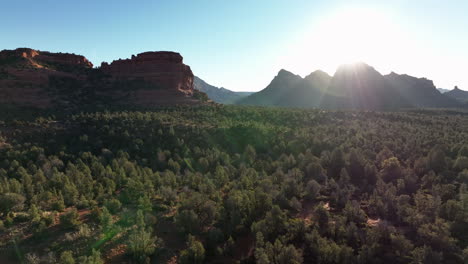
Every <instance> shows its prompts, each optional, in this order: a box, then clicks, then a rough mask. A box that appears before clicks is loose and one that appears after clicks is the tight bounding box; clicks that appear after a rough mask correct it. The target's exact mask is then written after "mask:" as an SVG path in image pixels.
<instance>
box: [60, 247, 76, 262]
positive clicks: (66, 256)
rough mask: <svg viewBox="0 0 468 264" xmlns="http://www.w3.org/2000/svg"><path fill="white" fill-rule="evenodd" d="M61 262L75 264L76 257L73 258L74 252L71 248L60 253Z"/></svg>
mask: <svg viewBox="0 0 468 264" xmlns="http://www.w3.org/2000/svg"><path fill="white" fill-rule="evenodd" d="M60 263H61V264H75V259H74V258H73V253H72V252H71V251H69V250H67V251H64V252H62V254H61V255H60Z"/></svg>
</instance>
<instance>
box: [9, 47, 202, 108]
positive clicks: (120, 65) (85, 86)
mask: <svg viewBox="0 0 468 264" xmlns="http://www.w3.org/2000/svg"><path fill="white" fill-rule="evenodd" d="M193 79H194V75H193V73H192V71H191V69H190V67H189V66H187V65H185V64H183V58H182V56H181V55H180V54H178V53H175V52H145V53H140V54H138V55H137V56H132V57H131V58H130V59H125V60H121V59H120V60H116V61H113V62H112V63H110V64H108V63H103V64H102V65H101V67H100V68H93V64H92V63H91V62H90V61H88V60H87V59H86V58H85V57H84V56H81V55H75V54H69V53H52V52H44V51H38V50H33V49H28V48H19V49H16V50H3V51H1V52H0V104H14V105H20V106H33V107H41V108H48V107H75V108H76V107H80V106H82V105H83V104H88V105H96V104H99V105H101V104H106V105H108V104H136V105H143V106H151V105H172V104H196V103H198V102H199V101H200V100H199V98H203V95H201V94H199V93H194V90H193ZM197 98H198V99H197Z"/></svg>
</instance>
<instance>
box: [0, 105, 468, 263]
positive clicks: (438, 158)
mask: <svg viewBox="0 0 468 264" xmlns="http://www.w3.org/2000/svg"><path fill="white" fill-rule="evenodd" d="M2 113H3V114H2V115H1V117H0V263H6V264H8V263H28V264H29V263H63V264H73V263H76V264H78V263H80V264H81V263H84V264H97V263H182V264H184V263H259V264H267V263H272V264H300V263H319V264H332V263H413V264H416V263H468V262H467V260H468V188H467V184H468V112H466V111H452V110H408V111H399V112H373V111H323V110H300V109H283V108H262V107H247V106H221V105H214V106H199V107H182V106H181V107H167V108H157V109H134V110H119V109H115V110H107V111H88V112H81V113H63V112H51V111H43V112H41V111H35V112H33V111H31V113H29V112H24V110H22V114H19V113H17V112H15V110H14V109H7V110H4V111H2Z"/></svg>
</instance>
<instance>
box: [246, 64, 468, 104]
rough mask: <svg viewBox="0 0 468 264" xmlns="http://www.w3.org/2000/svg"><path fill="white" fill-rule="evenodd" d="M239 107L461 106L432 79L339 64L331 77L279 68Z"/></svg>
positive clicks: (356, 65) (369, 67) (319, 73)
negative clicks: (276, 72) (299, 73)
mask: <svg viewBox="0 0 468 264" xmlns="http://www.w3.org/2000/svg"><path fill="white" fill-rule="evenodd" d="M316 76H320V77H321V78H317V77H316ZM239 104H243V105H262V106H284V107H299V108H324V109H363V110H365V109H367V110H391V109H400V108H431V107H435V108H442V107H443V108H451V107H463V106H464V105H463V104H461V103H460V102H458V101H456V100H454V99H453V98H450V97H448V96H446V95H443V94H442V93H440V91H439V90H438V89H437V88H436V87H435V86H434V83H433V81H432V80H429V79H427V78H416V77H413V76H410V75H407V74H397V73H395V72H391V73H390V74H387V75H382V74H381V73H379V72H378V71H377V70H376V69H375V68H374V67H372V66H370V65H368V64H366V63H363V62H360V63H355V64H343V65H340V66H339V67H338V68H337V70H336V72H335V74H334V75H333V76H329V75H328V74H327V73H325V72H323V71H321V70H317V71H314V72H312V73H311V74H309V75H307V76H306V77H304V78H302V77H300V76H298V75H295V74H294V73H292V72H288V71H285V70H284V69H282V70H280V71H279V72H278V74H277V75H276V76H275V77H274V78H273V80H272V81H271V83H270V84H269V85H268V86H267V87H266V88H264V89H263V90H261V91H259V92H257V93H255V94H252V95H250V96H248V97H246V98H244V99H242V100H241V101H240V102H239Z"/></svg>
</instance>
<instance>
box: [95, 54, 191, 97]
mask: <svg viewBox="0 0 468 264" xmlns="http://www.w3.org/2000/svg"><path fill="white" fill-rule="evenodd" d="M101 70H102V71H103V72H104V73H106V74H109V75H111V76H112V77H113V78H114V79H116V80H127V81H128V80H136V81H144V82H146V83H149V84H151V85H153V86H154V88H159V89H168V88H169V89H171V90H174V89H175V90H177V91H179V92H182V93H183V94H185V95H187V96H191V95H193V78H194V75H193V73H192V70H190V67H189V66H187V65H185V64H183V59H182V56H181V55H180V54H179V53H175V52H167V51H161V52H144V53H140V54H138V55H137V56H132V58H131V59H126V60H116V61H113V62H112V63H111V64H107V63H102V64H101Z"/></svg>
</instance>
